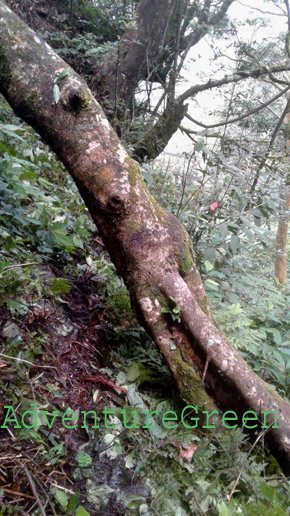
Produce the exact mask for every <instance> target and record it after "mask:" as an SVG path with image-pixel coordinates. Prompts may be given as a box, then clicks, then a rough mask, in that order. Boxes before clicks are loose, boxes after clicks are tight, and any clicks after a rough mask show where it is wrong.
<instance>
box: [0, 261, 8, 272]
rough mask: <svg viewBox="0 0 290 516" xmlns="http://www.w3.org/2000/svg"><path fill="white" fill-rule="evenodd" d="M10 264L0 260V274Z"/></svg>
mask: <svg viewBox="0 0 290 516" xmlns="http://www.w3.org/2000/svg"><path fill="white" fill-rule="evenodd" d="M9 265H10V262H0V274H1V272H2V271H4V269H6V267H8V266H9Z"/></svg>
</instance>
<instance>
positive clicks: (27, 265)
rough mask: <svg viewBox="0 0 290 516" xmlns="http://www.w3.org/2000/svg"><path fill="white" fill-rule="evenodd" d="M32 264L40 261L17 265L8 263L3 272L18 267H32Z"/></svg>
mask: <svg viewBox="0 0 290 516" xmlns="http://www.w3.org/2000/svg"><path fill="white" fill-rule="evenodd" d="M31 265H39V263H38V262H31V263H17V264H15V265H7V267H5V268H4V269H3V271H2V272H1V274H3V273H4V272H7V271H11V270H12V269H16V268H17V267H31Z"/></svg>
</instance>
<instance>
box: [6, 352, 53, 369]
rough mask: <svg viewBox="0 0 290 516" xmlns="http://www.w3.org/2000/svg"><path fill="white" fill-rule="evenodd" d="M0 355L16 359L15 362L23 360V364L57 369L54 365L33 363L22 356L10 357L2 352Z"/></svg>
mask: <svg viewBox="0 0 290 516" xmlns="http://www.w3.org/2000/svg"><path fill="white" fill-rule="evenodd" d="M0 357H4V358H9V359H10V360H16V362H24V364H28V365H30V366H33V367H40V368H42V369H43V368H44V369H56V370H57V368H56V367H54V366H49V365H37V364H33V362H29V361H28V360H24V358H18V357H10V356H9V355H4V353H0Z"/></svg>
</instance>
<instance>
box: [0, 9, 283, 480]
mask: <svg viewBox="0 0 290 516" xmlns="http://www.w3.org/2000/svg"><path fill="white" fill-rule="evenodd" d="M0 22H1V34H0V91H1V93H3V95H4V96H5V97H6V99H7V100H8V102H9V103H10V105H11V106H12V108H13V109H14V111H15V112H16V113H17V114H18V115H19V116H20V117H21V118H22V119H23V120H25V121H26V122H27V123H29V124H30V125H31V126H32V127H34V128H35V129H36V131H37V132H38V133H39V134H40V135H41V136H42V137H43V139H44V140H45V141H46V142H47V143H48V144H49V145H50V147H51V148H52V149H53V150H54V151H55V152H56V154H57V156H58V157H59V159H60V160H61V161H62V162H63V163H64V165H65V167H66V168H67V170H68V171H69V172H70V174H71V175H72V177H73V179H74V181H75V182H76V184H77V186H78V189H79V191H80V194H81V196H82V198H83V199H84V201H85V203H86V205H87V207H88V209H89V211H90V213H91V216H92V218H93V220H94V221H95V223H96V225H97V226H98V229H99V231H100V234H101V236H102V238H103V240H104V243H105V245H106V247H107V249H108V251H109V253H110V256H111V258H112V260H113V262H114V264H115V266H116V268H117V271H118V273H119V274H120V275H121V276H122V277H123V279H124V281H125V284H126V286H127V288H128V290H129V292H130V296H131V301H132V305H133V307H134V309H135V311H136V313H137V315H138V318H139V321H140V322H141V324H143V326H144V327H145V328H146V330H147V331H148V333H149V334H150V335H151V336H152V338H153V340H154V341H155V343H156V344H157V346H158V347H159V349H160V351H161V353H162V354H163V356H164V358H165V360H166V362H167V365H168V367H169V369H170V371H171V372H172V374H173V376H174V378H175V380H176V383H177V385H178V388H179V391H180V393H181V395H182V397H183V399H184V400H185V401H186V402H187V403H190V404H192V405H198V406H199V407H200V409H202V407H203V406H204V404H207V408H210V407H211V406H212V405H211V398H213V399H214V400H215V403H216V405H217V406H218V407H219V408H220V409H221V410H223V411H225V410H233V411H235V412H236V413H237V414H238V415H239V416H240V417H241V416H242V414H243V413H244V412H245V411H246V410H249V409H250V410H252V411H254V412H255V413H256V414H257V416H258V418H259V420H263V417H262V412H263V411H274V412H275V413H276V414H277V418H278V425H275V424H273V426H272V427H271V428H270V429H269V431H268V432H267V433H266V439H267V442H268V444H269V447H270V449H271V451H272V452H273V454H274V455H275V457H276V458H277V460H278V461H279V463H280V465H281V467H282V468H283V469H284V471H285V472H286V473H290V425H289V421H290V405H289V404H288V403H287V402H286V401H284V400H283V399H282V398H281V397H280V396H279V395H278V394H276V393H275V392H274V391H273V390H272V389H271V388H270V387H269V386H268V385H267V384H266V383H265V382H264V381H263V380H261V379H260V378H259V377H258V376H257V375H255V374H254V372H253V371H252V370H251V369H250V368H249V367H248V366H247V364H246V363H245V362H244V361H243V360H242V358H241V357H240V356H239V355H238V353H237V352H236V351H235V349H234V348H233V347H232V346H231V345H230V344H229V342H228V341H227V339H226V337H225V336H224V335H223V334H222V332H221V331H220V330H219V329H218V328H217V327H216V325H215V323H214V320H213V318H212V316H211V314H210V311H209V307H208V302H207V298H206V295H205V291H204V288H203V285H202V282H201V279H200V276H199V274H198V271H197V269H196V265H195V258H194V252H193V250H192V247H191V242H190V239H189V236H188V235H187V233H186V231H185V230H184V228H183V227H182V226H181V225H180V223H179V222H178V220H177V219H176V218H175V217H174V216H172V215H171V214H169V213H167V212H166V211H165V210H163V209H162V208H161V207H160V206H159V205H158V204H157V203H156V201H155V200H154V199H153V198H152V196H151V195H150V193H149V192H148V190H147V189H146V187H145V185H144V183H143V181H142V177H141V173H140V170H139V167H138V164H137V163H136V162H134V161H133V160H132V159H131V158H130V157H129V156H128V154H127V152H126V151H125V149H124V148H123V147H122V146H121V144H120V142H119V140H118V138H117V136H116V134H115V133H114V131H113V130H112V128H111V127H110V125H109V123H108V121H107V119H106V118H105V116H104V114H103V111H102V109H101V107H100V106H99V105H98V103H97V102H96V101H95V99H94V97H93V95H92V94H91V92H90V90H89V89H88V87H87V85H86V83H85V82H84V81H83V79H82V78H81V77H80V76H78V75H77V74H76V73H75V72H74V71H73V70H72V69H71V68H68V74H66V73H64V74H63V79H62V80H61V79H60V78H61V76H60V73H61V71H62V70H63V69H64V68H66V66H67V65H66V63H65V62H64V61H63V60H62V59H61V58H60V57H59V56H58V55H56V54H55V53H54V51H53V50H52V49H51V48H50V47H49V46H48V45H47V44H46V43H44V42H43V41H42V40H41V39H39V38H38V37H37V36H36V34H35V33H34V32H33V31H32V30H31V29H29V28H28V27H27V26H26V25H25V24H24V23H23V22H22V21H20V19H19V18H18V17H17V16H16V15H15V14H13V13H12V11H11V10H10V9H9V8H8V7H7V6H6V5H5V3H4V2H3V0H0ZM57 77H58V78H59V79H58V80H56V79H57ZM55 82H58V87H59V90H60V98H59V102H56V101H55V99H54V96H53V88H54V84H55ZM172 298H174V300H175V301H174V300H173V299H172ZM176 303H177V304H178V306H179V309H180V318H181V321H180V322H178V321H173V320H171V318H170V315H169V316H168V315H166V314H165V313H163V311H162V308H163V307H168V308H169V309H170V307H171V308H174V306H175V304H176ZM202 377H203V380H204V384H205V388H206V391H207V394H206V393H205V390H204V386H203V381H202V379H201V378H202ZM270 419H271V418H268V423H269V421H270ZM240 421H241V419H240ZM271 421H272V423H273V422H274V419H273V418H272V419H271ZM277 426H278V428H277Z"/></svg>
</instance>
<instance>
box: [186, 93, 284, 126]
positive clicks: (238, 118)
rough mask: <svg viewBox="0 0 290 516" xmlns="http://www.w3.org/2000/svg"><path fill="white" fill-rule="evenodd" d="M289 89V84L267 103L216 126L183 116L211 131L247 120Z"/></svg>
mask: <svg viewBox="0 0 290 516" xmlns="http://www.w3.org/2000/svg"><path fill="white" fill-rule="evenodd" d="M289 89H290V84H289V86H287V88H284V90H282V91H281V92H280V93H278V94H277V95H275V97H272V98H271V99H270V100H268V101H267V102H264V103H263V104H262V105H260V106H258V107H256V108H254V109H252V110H251V111H248V112H247V113H245V114H244V115H240V116H236V117H235V118H231V119H230V120H224V121H223V122H218V123H216V124H209V125H207V124H203V123H202V122H198V121H197V120H195V119H194V118H192V116H190V115H189V114H188V113H187V114H186V115H185V116H186V118H188V120H190V121H191V122H193V123H194V124H196V125H199V126H200V127H204V128H205V129H213V128H214V127H222V126H223V125H227V124H233V123H234V122H239V121H240V120H243V119H244V118H248V117H249V116H251V115H254V114H255V113H258V112H259V111H261V110H262V109H264V108H266V107H267V106H269V105H270V104H272V103H273V102H275V101H276V100H278V99H279V98H280V97H282V95H284V94H285V93H286V92H287V91H288V90H289Z"/></svg>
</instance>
